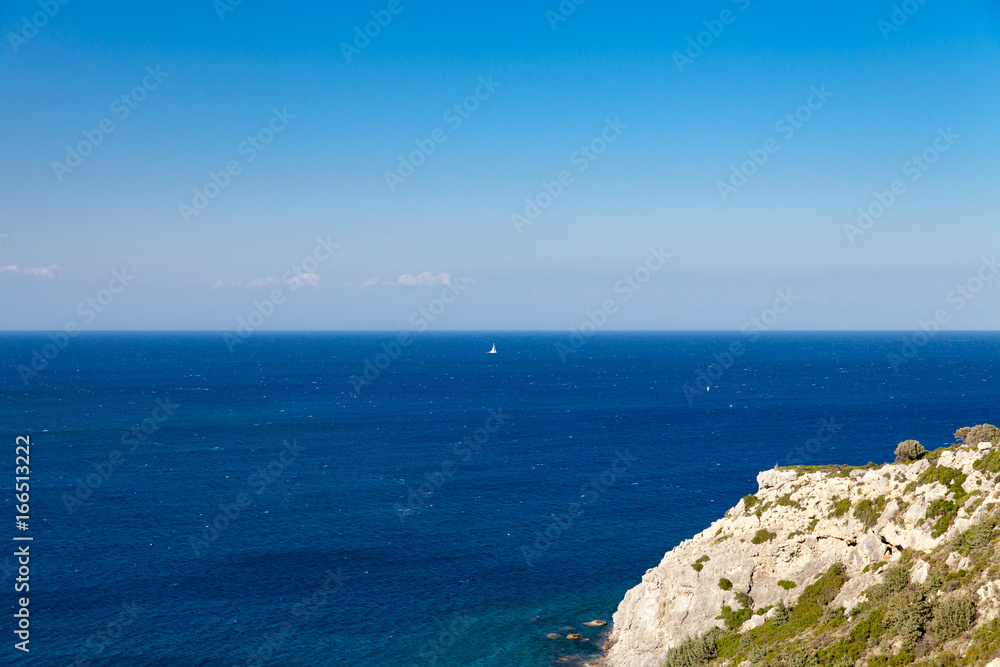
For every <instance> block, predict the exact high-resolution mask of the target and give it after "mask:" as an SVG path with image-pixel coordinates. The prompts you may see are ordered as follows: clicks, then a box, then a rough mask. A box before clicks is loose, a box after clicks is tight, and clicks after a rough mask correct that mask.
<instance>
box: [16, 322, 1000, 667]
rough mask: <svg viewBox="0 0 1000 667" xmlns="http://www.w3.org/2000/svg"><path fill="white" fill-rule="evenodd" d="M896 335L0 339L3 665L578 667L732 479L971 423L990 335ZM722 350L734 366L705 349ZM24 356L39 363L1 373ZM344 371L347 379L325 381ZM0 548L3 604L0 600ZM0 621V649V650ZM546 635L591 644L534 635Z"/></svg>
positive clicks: (991, 356) (733, 493) (986, 417)
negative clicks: (23, 445) (570, 631)
mask: <svg viewBox="0 0 1000 667" xmlns="http://www.w3.org/2000/svg"><path fill="white" fill-rule="evenodd" d="M911 338H912V336H911V335H906V334H819V333H815V334H770V335H762V336H760V337H759V338H757V339H750V338H748V337H747V336H745V335H742V334H715V333H705V334H653V333H649V334H647V333H641V334H640V333H635V334H632V333H606V334H600V335H597V336H595V337H593V338H592V339H590V340H588V341H586V342H585V344H584V345H582V347H579V348H578V349H575V351H574V352H573V353H571V354H568V355H566V360H565V362H564V361H563V360H562V359H560V356H559V354H558V353H557V351H556V344H557V343H566V344H568V336H567V334H560V333H551V334H549V333H545V334H537V333H502V334H496V335H488V334H481V333H474V334H471V333H470V334H462V333H453V334H434V335H429V334H427V335H423V336H420V337H417V338H415V339H414V340H413V342H412V344H410V345H408V346H400V347H399V348H398V349H397V348H395V347H394V346H393V345H392V344H393V343H394V342H395V341H396V340H397V336H396V334H394V333H384V334H379V333H365V334H343V333H341V334H290V333H289V334H262V333H255V334H253V335H252V336H251V337H250V338H248V339H247V340H245V341H244V342H243V343H242V344H239V345H236V346H235V347H234V349H233V350H230V349H229V347H228V346H227V345H226V343H225V342H224V340H223V337H222V335H221V334H173V333H171V334H152V333H150V334H142V333H139V334H133V333H129V334H120V333H115V334H111V333H108V334H86V335H82V336H79V337H77V338H74V339H71V340H69V341H68V344H67V345H66V346H65V349H58V348H57V347H48V348H45V349H43V346H45V345H46V344H47V343H49V342H50V341H49V338H48V336H47V335H46V334H0V397H2V400H0V424H2V437H0V441H2V443H3V447H4V448H5V453H4V454H3V456H2V457H0V460H2V461H4V462H5V464H4V466H2V467H0V479H2V481H0V484H2V487H3V489H4V493H3V501H4V504H3V513H2V516H0V540H2V541H3V542H4V543H6V544H8V545H14V544H16V543H15V542H13V541H9V540H10V539H11V538H12V537H13V536H15V535H30V536H33V537H34V540H33V541H32V542H31V547H30V549H31V563H30V567H31V572H30V614H31V616H30V619H31V626H30V627H31V639H30V649H31V652H30V655H28V656H16V664H21V665H59V666H64V665H89V664H93V665H129V666H147V665H148V666H157V667H160V666H162V667H176V666H194V665H198V666H205V667H209V666H211V667H216V666H218V667H223V666H224V667H233V666H235V665H251V666H252V665H285V666H290V667H291V666H294V667H300V666H303V667H304V666H309V667H322V666H326V665H338V666H339V665H402V666H411V665H421V666H423V665H481V666H486V665H491V666H492V665H504V666H507V665H525V666H535V665H538V666H542V665H553V664H554V663H555V661H556V660H557V659H558V658H559V657H561V656H563V655H569V654H579V655H582V656H586V655H592V654H593V652H594V651H595V650H596V648H597V644H599V642H600V635H599V629H595V628H590V627H587V626H583V625H581V624H582V623H583V622H584V621H589V620H591V619H606V620H609V621H610V619H611V614H612V612H613V611H614V610H615V608H616V606H617V604H618V602H619V601H620V600H621V598H622V596H623V594H624V593H625V591H626V590H627V589H628V588H630V587H632V586H634V585H635V584H637V583H638V582H639V580H640V578H641V577H642V575H643V573H644V572H645V571H646V570H647V569H648V568H651V567H653V566H655V565H656V564H657V563H658V562H659V561H660V559H661V558H662V556H663V554H664V552H665V551H667V550H669V549H670V548H671V547H673V546H674V545H675V544H677V543H678V542H679V541H681V540H683V539H685V538H687V537H690V536H691V535H693V534H694V533H696V532H698V531H700V530H702V529H703V528H705V527H706V526H707V525H708V524H709V523H711V521H713V520H714V519H716V518H718V517H719V516H720V515H721V514H722V513H723V512H724V511H725V510H726V509H727V508H728V507H730V506H732V505H733V504H734V503H735V502H736V501H737V500H738V499H739V498H740V497H741V496H743V495H746V494H747V493H751V492H753V491H755V490H756V482H755V476H756V474H757V472H758V471H759V470H762V469H767V468H771V467H773V466H774V465H775V464H776V463H781V464H784V463H788V462H799V463H827V462H837V463H851V464H864V463H866V462H868V461H875V462H883V461H886V460H888V459H890V458H892V451H893V448H894V446H895V445H896V443H898V442H899V441H900V440H904V439H907V438H915V439H917V440H920V441H921V442H922V443H923V444H924V445H925V446H927V447H928V448H934V447H937V446H940V445H942V444H947V443H951V442H952V433H953V432H954V430H955V429H956V428H958V427H960V426H967V425H972V424H977V423H982V422H984V421H992V422H996V421H997V420H998V419H1000V416H998V415H997V414H996V409H997V405H998V402H997V379H998V378H997V364H996V360H997V358H998V353H1000V336H998V335H993V334H959V333H956V334H945V333H939V334H937V335H936V336H935V337H933V338H931V339H929V340H926V341H925V340H923V339H920V342H921V343H923V344H922V345H921V346H914V347H913V348H906V349H907V351H908V353H909V355H910V356H909V357H903V356H902V351H903V343H904V342H905V341H907V340H911ZM63 342H66V341H63ZM734 342H740V343H742V344H743V348H742V349H743V353H742V354H741V355H739V356H738V357H732V358H730V357H727V354H729V350H730V349H731V346H732V344H733V343H734ZM494 343H495V344H496V346H497V349H498V353H497V354H487V352H488V350H489V349H490V347H491V346H492V345H493V344H494ZM383 345H387V346H388V349H389V351H390V353H393V356H395V358H394V359H391V358H389V356H388V355H387V356H385V357H379V356H378V355H379V354H384V352H383ZM33 350H36V351H38V353H39V354H40V355H42V359H44V355H46V354H48V356H50V357H52V358H51V359H47V360H45V362H46V363H45V365H44V367H43V368H41V370H36V371H35V372H34V374H29V373H25V372H24V369H23V368H22V369H21V372H20V373H19V371H18V367H19V366H24V367H27V368H30V367H31V364H32V357H33ZM56 350H58V353H55V352H56ZM890 353H895V354H898V355H900V357H901V358H903V359H905V362H903V363H897V368H895V369H894V368H893V366H892V364H891V363H890V361H889V359H888V358H887V355H888V354H890ZM366 360H367V362H370V366H369V365H368V364H366ZM712 364H718V365H717V366H715V367H712ZM42 365H43V364H42V362H41V361H38V360H37V359H36V367H37V366H42ZM377 366H383V367H384V368H382V369H381V370H379V369H377ZM724 366H728V367H724ZM366 367H367V368H368V376H369V379H370V382H369V383H368V384H365V385H361V384H360V383H359V382H358V380H357V379H355V382H354V383H352V381H351V377H352V376H362V375H363V374H364V373H365V370H366ZM376 370H377V376H376V372H375V371H376ZM22 374H23V375H25V378H24V379H22ZM29 376H30V377H29ZM704 378H708V381H707V382H706V381H705V380H704ZM703 383H704V384H705V386H704V387H702V386H701V385H702V384H703ZM355 385H357V387H358V390H356V386H355ZM685 385H688V391H687V394H688V395H687V396H686V395H685V390H684V387H685ZM696 385H697V386H696ZM706 387H707V388H709V391H707V392H706V391H704V389H705V388H706ZM689 399H690V400H689ZM26 434H28V435H30V436H31V442H32V445H31V461H30V469H31V470H30V477H31V484H30V487H31V488H30V494H31V498H30V525H29V530H28V531H27V532H20V531H18V530H16V529H15V519H14V515H15V508H14V505H15V502H14V498H13V492H12V489H13V484H14V480H13V477H14V448H15V437H16V436H18V435H26ZM817 436H822V437H817ZM546 533H547V534H548V535H547V536H546ZM13 551H14V547H13V546H8V547H6V548H5V549H4V551H3V553H2V554H0V580H2V586H0V591H2V593H0V596H2V602H0V604H2V608H3V609H8V608H9V609H13V608H14V605H15V599H16V598H17V597H20V596H21V595H22V594H15V592H14V590H13V586H14V583H15V577H16V576H17V574H16V572H14V571H13V567H12V564H13V556H12V555H13ZM3 616H4V618H5V619H6V620H4V621H3V622H2V624H0V625H2V627H0V637H3V638H4V645H3V647H2V652H3V655H4V658H2V659H0V662H2V663H4V664H15V655H14V654H15V651H14V649H13V643H14V641H15V637H14V634H13V629H14V623H13V619H12V617H11V616H10V615H8V614H7V613H5V614H4V615H3ZM568 627H572V628H574V629H575V630H576V631H578V632H582V634H583V635H584V636H585V637H587V638H590V640H591V641H589V642H573V641H568V640H549V639H546V638H545V635H546V633H549V632H559V633H562V634H565V632H567V630H566V629H565V628H568Z"/></svg>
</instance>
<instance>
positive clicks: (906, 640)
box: [886, 591, 932, 650]
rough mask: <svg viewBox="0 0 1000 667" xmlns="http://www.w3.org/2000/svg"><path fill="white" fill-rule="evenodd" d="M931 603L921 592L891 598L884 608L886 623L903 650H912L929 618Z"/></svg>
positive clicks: (911, 592)
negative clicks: (897, 638)
mask: <svg viewBox="0 0 1000 667" xmlns="http://www.w3.org/2000/svg"><path fill="white" fill-rule="evenodd" d="M931 609H932V607H931V603H930V601H929V600H927V598H926V596H925V595H924V594H923V593H922V592H913V591H910V592H909V594H906V593H904V594H900V595H896V596H895V597H893V598H892V599H891V600H890V601H889V604H888V605H887V606H886V622H887V623H888V625H889V627H891V628H892V631H893V632H894V633H895V634H897V635H899V638H900V640H902V645H903V648H904V649H907V650H913V648H914V647H915V646H916V645H917V641H918V640H919V639H920V638H921V637H922V636H923V634H924V629H925V627H926V626H927V624H928V621H929V620H930V616H931Z"/></svg>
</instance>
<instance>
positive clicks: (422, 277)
mask: <svg viewBox="0 0 1000 667" xmlns="http://www.w3.org/2000/svg"><path fill="white" fill-rule="evenodd" d="M396 282H397V283H399V284H400V285H450V284H451V274H450V273H439V274H437V275H436V276H435V275H434V274H433V273H431V272H430V271H424V272H423V273H419V274H417V275H415V276H414V275H412V274H409V273H404V274H403V275H401V276H400V277H399V278H398V279H397V280H396Z"/></svg>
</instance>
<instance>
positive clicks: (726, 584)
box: [719, 577, 733, 591]
mask: <svg viewBox="0 0 1000 667" xmlns="http://www.w3.org/2000/svg"><path fill="white" fill-rule="evenodd" d="M719 588H721V589H722V590H724V591H729V590H732V588H733V582H731V581H729V580H728V579H726V578H725V577H723V578H722V579H719Z"/></svg>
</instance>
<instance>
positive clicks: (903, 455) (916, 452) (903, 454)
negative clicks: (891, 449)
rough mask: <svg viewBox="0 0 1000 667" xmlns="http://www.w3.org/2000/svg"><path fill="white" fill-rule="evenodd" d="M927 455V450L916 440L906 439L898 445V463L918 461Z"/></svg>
mask: <svg viewBox="0 0 1000 667" xmlns="http://www.w3.org/2000/svg"><path fill="white" fill-rule="evenodd" d="M926 455H927V450H926V449H924V446H923V445H921V444H920V443H919V442H917V441H916V440H904V441H903V442H901V443H899V444H898V445H896V463H909V462H910V461H917V460H919V459H922V458H923V457H924V456H926Z"/></svg>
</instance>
